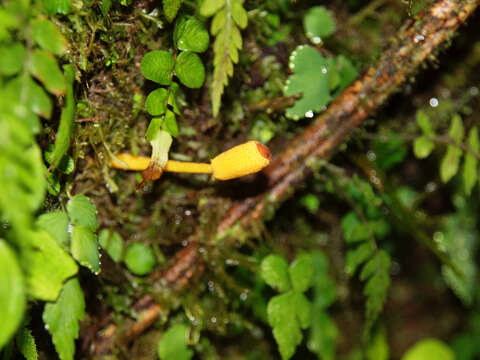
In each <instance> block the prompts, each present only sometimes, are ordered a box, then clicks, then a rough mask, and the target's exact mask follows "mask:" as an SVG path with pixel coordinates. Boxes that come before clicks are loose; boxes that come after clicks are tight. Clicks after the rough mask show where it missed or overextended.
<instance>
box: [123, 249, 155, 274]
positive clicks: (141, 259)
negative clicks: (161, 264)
mask: <svg viewBox="0 0 480 360" xmlns="http://www.w3.org/2000/svg"><path fill="white" fill-rule="evenodd" d="M124 261H125V265H127V267H128V270H130V271H131V272H132V273H134V274H135V275H146V274H148V273H149V272H150V271H151V270H152V268H153V266H154V265H155V256H154V255H153V251H152V249H150V248H149V247H148V246H147V245H145V244H141V243H135V244H133V245H130V246H129V247H128V249H127V251H126V253H125V259H124Z"/></svg>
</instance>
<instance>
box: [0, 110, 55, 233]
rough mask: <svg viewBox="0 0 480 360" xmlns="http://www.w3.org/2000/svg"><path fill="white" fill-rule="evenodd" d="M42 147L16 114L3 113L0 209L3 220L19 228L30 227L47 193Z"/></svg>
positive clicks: (0, 158) (0, 138) (0, 140)
mask: <svg viewBox="0 0 480 360" xmlns="http://www.w3.org/2000/svg"><path fill="white" fill-rule="evenodd" d="M42 163H43V161H42V156H41V153H40V149H39V148H38V146H37V145H33V136H32V134H31V132H30V131H29V129H28V128H27V127H26V126H25V124H24V123H22V122H21V121H19V120H18V118H17V117H15V116H11V115H8V114H5V113H4V114H2V121H0V169H2V171H0V187H1V189H2V191H0V209H2V220H4V221H9V222H11V223H12V225H13V226H18V227H19V229H23V228H28V227H30V219H31V216H32V212H33V211H35V210H36V209H37V208H38V207H39V206H40V205H41V204H42V201H43V198H44V195H45V187H46V182H45V175H44V170H43V164H42Z"/></svg>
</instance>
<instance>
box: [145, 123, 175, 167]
mask: <svg viewBox="0 0 480 360" xmlns="http://www.w3.org/2000/svg"><path fill="white" fill-rule="evenodd" d="M162 123H163V117H156V118H153V119H152V120H151V121H150V124H148V128H147V131H146V133H145V138H146V139H147V140H148V141H153V140H154V139H155V136H156V135H157V133H158V131H159V130H160V127H161V126H162ZM169 148H170V147H169ZM167 155H168V153H167ZM167 159H168V157H167Z"/></svg>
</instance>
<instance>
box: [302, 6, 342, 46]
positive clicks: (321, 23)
mask: <svg viewBox="0 0 480 360" xmlns="http://www.w3.org/2000/svg"><path fill="white" fill-rule="evenodd" d="M303 27H304V29H305V33H306V34H307V37H308V38H309V39H310V40H311V41H312V42H313V43H314V44H320V43H321V42H322V37H326V36H329V35H331V34H333V32H334V31H335V21H334V19H333V18H332V16H331V15H330V13H329V12H328V10H327V9H326V8H325V7H323V6H315V7H313V8H311V9H310V10H309V11H308V12H307V13H306V14H305V16H304V17H303Z"/></svg>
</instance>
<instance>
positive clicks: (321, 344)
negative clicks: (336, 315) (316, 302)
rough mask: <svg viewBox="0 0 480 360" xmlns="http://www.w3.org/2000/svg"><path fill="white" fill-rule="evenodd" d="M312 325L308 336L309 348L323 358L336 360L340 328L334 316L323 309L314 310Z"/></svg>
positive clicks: (323, 359) (322, 359)
mask: <svg viewBox="0 0 480 360" xmlns="http://www.w3.org/2000/svg"><path fill="white" fill-rule="evenodd" d="M311 321H312V326H311V328H310V335H309V337H308V342H307V346H308V349H309V350H310V351H311V352H313V353H315V354H317V356H318V358H319V359H321V360H334V359H335V352H336V351H335V349H336V342H337V338H338V335H339V333H338V329H337V326H336V325H335V322H334V321H333V320H332V318H331V317H330V316H329V315H328V314H327V313H326V312H325V311H322V310H321V309H316V308H315V307H314V308H313V310H312V319H311Z"/></svg>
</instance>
